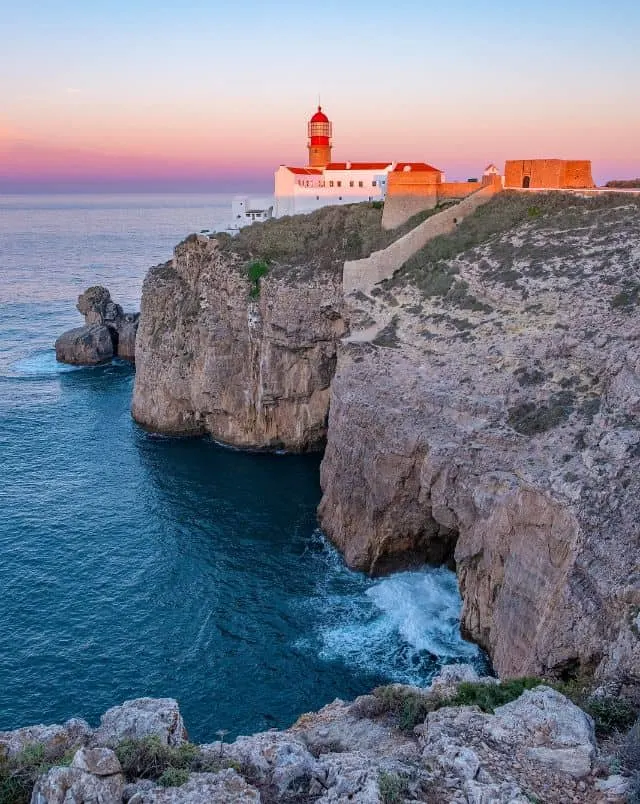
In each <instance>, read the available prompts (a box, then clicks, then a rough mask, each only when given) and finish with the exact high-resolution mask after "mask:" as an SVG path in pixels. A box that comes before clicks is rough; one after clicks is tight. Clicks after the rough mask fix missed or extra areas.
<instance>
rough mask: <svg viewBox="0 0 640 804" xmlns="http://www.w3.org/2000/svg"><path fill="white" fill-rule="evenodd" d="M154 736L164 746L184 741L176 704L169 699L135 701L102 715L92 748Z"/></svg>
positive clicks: (183, 732)
mask: <svg viewBox="0 0 640 804" xmlns="http://www.w3.org/2000/svg"><path fill="white" fill-rule="evenodd" d="M150 735H154V736H156V737H158V738H159V739H160V740H161V742H163V743H164V744H165V745H180V744H181V743H183V742H184V741H185V740H186V738H187V732H186V729H185V727H184V722H183V720H182V715H181V714H180V709H179V707H178V702H177V701H176V700H174V699H173V698H135V699H134V700H131V701H125V702H124V703H123V704H122V705H121V706H114V707H112V708H111V709H109V710H108V711H107V712H105V713H104V715H102V717H101V718H100V725H99V726H98V728H97V729H96V730H95V732H94V733H93V736H92V739H91V745H92V746H109V747H111V748H115V747H116V746H117V745H118V744H119V743H121V742H122V741H123V740H126V739H132V740H140V739H142V738H143V737H149V736H150Z"/></svg>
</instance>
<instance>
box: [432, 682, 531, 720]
mask: <svg viewBox="0 0 640 804" xmlns="http://www.w3.org/2000/svg"><path fill="white" fill-rule="evenodd" d="M542 683H543V682H542V681H541V680H540V679H539V678H528V677H525V678H512V679H509V680H507V681H503V682H502V683H501V684H478V683H474V682H469V681H463V682H462V683H461V684H459V685H458V690H457V692H456V694H455V695H454V696H453V697H451V698H449V699H448V700H447V701H446V702H445V703H444V704H443V705H446V706H479V707H480V709H482V711H483V712H489V713H493V711H494V710H495V709H496V708H497V707H498V706H503V705H504V704H507V703H510V702H511V701H515V699H516V698H519V697H520V696H521V695H522V693H523V692H524V691H525V690H532V689H533V688H534V687H539V686H540V684H542Z"/></svg>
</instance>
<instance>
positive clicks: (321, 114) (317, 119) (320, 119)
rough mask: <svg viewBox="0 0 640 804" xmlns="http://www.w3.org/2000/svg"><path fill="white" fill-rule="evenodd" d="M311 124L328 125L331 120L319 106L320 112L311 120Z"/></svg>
mask: <svg viewBox="0 0 640 804" xmlns="http://www.w3.org/2000/svg"><path fill="white" fill-rule="evenodd" d="M311 122H312V123H328V122H329V118H328V117H327V115H326V114H325V113H324V112H323V111H322V106H318V111H317V112H316V113H315V114H314V115H313V117H312V118H311Z"/></svg>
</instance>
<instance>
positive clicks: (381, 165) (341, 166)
mask: <svg viewBox="0 0 640 804" xmlns="http://www.w3.org/2000/svg"><path fill="white" fill-rule="evenodd" d="M389 165H391V162H331V163H330V164H328V165H327V166H326V168H325V170H384V169H385V168H388V167H389Z"/></svg>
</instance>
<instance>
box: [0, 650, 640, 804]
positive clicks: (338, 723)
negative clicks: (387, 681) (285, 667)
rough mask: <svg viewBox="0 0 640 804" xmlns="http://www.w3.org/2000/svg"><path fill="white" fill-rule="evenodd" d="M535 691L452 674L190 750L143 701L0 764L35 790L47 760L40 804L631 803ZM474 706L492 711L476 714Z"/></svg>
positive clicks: (174, 711) (582, 732) (580, 727)
mask: <svg viewBox="0 0 640 804" xmlns="http://www.w3.org/2000/svg"><path fill="white" fill-rule="evenodd" d="M529 686H530V687H531V688H530V689H527V690H524V691H523V689H522V688H520V689H515V688H513V689H512V687H508V686H505V687H503V686H502V685H500V683H499V682H497V681H496V679H493V678H488V677H484V678H479V677H478V676H477V675H476V673H475V671H474V670H473V669H472V668H471V667H470V666H468V665H449V666H447V667H445V668H444V669H443V670H442V671H441V673H440V674H439V675H438V676H437V677H436V678H435V679H434V680H433V682H432V684H431V686H430V687H428V688H418V687H406V686H402V685H392V686H389V687H383V688H380V689H378V690H376V691H375V692H374V694H372V695H365V696H361V697H360V698H358V699H356V700H355V701H354V702H352V703H345V702H343V701H340V700H336V701H334V702H333V703H331V704H329V705H328V706H325V707H324V708H323V709H321V710H320V711H319V712H315V713H310V714H306V715H303V716H302V717H301V718H299V720H298V721H297V722H296V723H295V724H294V725H293V726H292V727H291V728H290V729H287V730H285V731H276V730H271V731H268V732H262V733H258V734H254V735H252V736H246V737H238V739H237V740H235V742H232V743H225V742H221V741H218V742H215V743H208V744H203V745H192V744H190V743H188V742H187V735H186V732H185V730H184V724H183V723H182V718H181V716H180V712H179V709H178V706H177V704H176V702H175V701H173V700H171V699H155V700H154V699H151V698H143V699H137V700H134V701H126V702H125V703H124V704H123V705H122V706H117V707H114V708H113V709H110V710H109V711H108V712H107V713H106V714H105V715H103V717H102V720H101V724H100V726H99V728H98V729H96V730H92V729H91V728H89V726H88V725H87V724H86V723H84V722H83V721H70V722H69V723H67V724H65V725H63V726H48V727H44V726H36V727H32V728H30V729H20V730H18V731H15V732H0V751H2V750H3V749H4V752H5V754H6V760H5V761H6V762H7V763H8V768H9V773H11V772H14V773H16V774H17V772H18V768H22V769H23V776H22V777H20V778H21V779H22V780H23V783H24V778H25V776H24V773H25V770H24V768H25V763H26V762H28V759H29V757H30V756H35V754H36V753H37V752H38V751H39V752H40V754H41V755H42V757H47V758H48V764H49V766H51V767H50V769H46V768H45V769H44V770H43V772H42V775H40V776H39V777H38V775H37V769H36V771H35V779H34V783H35V784H34V788H33V793H32V797H31V804H59V802H63V801H64V802H75V803H76V804H83V802H87V804H88V802H93V801H99V802H101V804H123V802H128V804H169V803H171V804H182V802H184V803H185V804H187V803H188V804H205V803H206V804H259V802H263V804H267V803H268V802H271V804H286V803H288V804H291V803H292V802H303V801H305V802H306V801H308V802H311V801H314V802H318V804H347V802H356V804H388V802H393V801H423V802H435V801H437V802H439V804H454V802H456V803H459V804H463V802H468V803H470V802H484V801H491V802H496V804H526V802H530V801H532V800H533V801H548V802H552V801H553V802H565V801H566V802H582V804H596V802H605V801H606V802H611V804H613V802H622V801H624V796H625V793H626V791H627V789H628V786H629V779H627V778H625V777H624V776H608V775H607V773H606V771H605V767H606V762H607V760H608V758H607V757H606V756H603V755H602V754H601V753H599V749H598V745H597V742H596V738H595V734H594V723H593V721H592V719H591V717H590V716H589V715H587V714H586V713H585V712H584V711H582V710H581V709H580V708H578V707H577V706H575V705H574V704H573V703H572V702H571V701H570V700H568V699H567V698H566V697H565V696H564V695H562V694H560V693H559V692H557V691H556V690H554V689H552V688H550V687H548V686H544V685H539V686H536V685H535V684H530V685H529ZM473 694H475V695H477V696H479V698H478V699H479V700H480V699H481V700H483V701H484V702H485V708H487V709H489V710H490V711H484V712H483V711H481V710H480V709H479V708H478V706H474V705H467V704H465V700H466V698H468V697H469V696H472V695H473ZM491 702H492V703H491ZM26 749H28V751H29V752H30V753H25V750H26ZM63 755H65V756H67V757H69V758H70V763H69V764H62V763H60V759H61V758H62V756H63ZM32 772H33V771H32ZM16 778H18V777H17V776H16ZM22 789H23V790H24V789H25V788H24V787H23V788H22ZM25 792H26V791H25Z"/></svg>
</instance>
